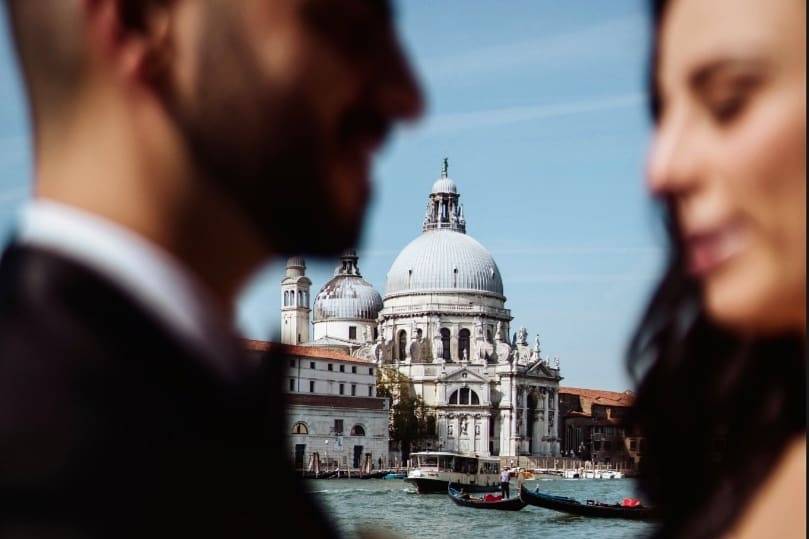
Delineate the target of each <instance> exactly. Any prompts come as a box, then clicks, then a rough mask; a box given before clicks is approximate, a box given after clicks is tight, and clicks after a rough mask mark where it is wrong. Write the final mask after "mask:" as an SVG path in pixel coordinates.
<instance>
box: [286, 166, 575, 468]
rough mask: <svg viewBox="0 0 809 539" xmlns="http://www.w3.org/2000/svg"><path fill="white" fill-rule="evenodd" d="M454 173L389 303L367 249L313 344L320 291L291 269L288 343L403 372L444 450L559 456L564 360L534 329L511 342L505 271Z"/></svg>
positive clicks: (392, 284)
mask: <svg viewBox="0 0 809 539" xmlns="http://www.w3.org/2000/svg"><path fill="white" fill-rule="evenodd" d="M447 169H448V166H447V160H446V159H445V160H444V166H443V169H442V172H441V176H440V177H439V178H438V180H436V181H435V183H434V184H433V187H432V190H431V192H430V195H429V197H428V199H427V208H426V211H425V215H424V220H423V223H422V233H421V234H420V235H419V236H418V237H416V238H415V239H414V240H413V241H411V242H410V243H409V244H408V245H407V246H406V247H405V248H404V249H402V251H401V252H400V253H399V256H397V257H396V259H395V260H394V261H393V264H392V265H391V267H390V271H389V272H388V275H387V282H386V285H385V294H384V297H383V296H380V294H379V293H378V292H377V291H376V290H375V289H374V287H373V285H371V284H370V283H369V282H368V281H366V280H365V279H363V278H362V275H361V273H360V269H359V263H358V262H359V261H358V257H357V253H356V251H354V250H349V251H347V252H346V253H344V255H343V256H342V257H341V259H340V263H339V265H338V266H337V268H336V269H335V272H334V276H333V277H332V278H331V279H330V280H329V281H328V282H327V283H326V284H325V285H323V287H322V289H321V290H320V292H319V293H318V294H317V296H316V297H315V300H314V305H313V307H312V310H313V311H314V316H313V320H312V329H313V332H312V333H313V334H312V335H311V336H310V332H309V325H310V321H309V317H310V314H311V312H310V309H309V287H310V286H311V281H310V280H309V279H308V277H306V275H305V270H306V265H305V262H304V260H303V259H302V258H301V257H292V258H290V259H289V261H288V263H287V269H286V275H285V277H284V279H283V280H282V282H281V285H282V286H281V288H282V292H281V293H282V297H283V302H282V321H281V325H282V328H281V337H282V341H283V342H285V343H288V344H300V345H303V346H316V347H324V348H333V349H336V350H340V351H345V352H348V353H350V354H352V355H353V356H356V357H359V358H363V359H366V360H367V361H369V362H374V363H376V364H377V365H379V366H380V367H383V368H384V367H388V368H390V369H395V370H398V372H399V373H400V374H402V375H405V376H406V377H407V378H408V379H409V380H410V382H411V389H412V390H413V391H414V392H415V394H416V395H419V396H421V398H422V399H423V400H424V403H425V405H426V406H427V408H428V410H429V412H430V413H432V414H434V416H435V418H436V428H437V447H436V448H440V449H443V450H448V451H459V452H462V453H476V454H478V455H506V456H517V455H533V456H546V455H558V454H559V437H558V434H557V430H558V429H557V423H558V421H557V419H558V418H557V414H558V408H559V406H558V389H559V381H560V380H561V379H562V378H561V376H560V375H559V364H558V361H557V362H555V363H554V364H551V363H549V362H548V361H547V360H546V359H545V358H544V357H543V356H542V354H541V350H540V343H539V337H538V336H537V337H536V339H535V342H534V343H533V345H531V344H529V343H528V332H527V330H526V329H525V328H519V329H518V330H517V331H516V332H514V333H513V334H512V333H510V332H511V322H512V320H513V317H512V316H511V311H510V310H509V309H507V308H506V297H505V295H504V291H503V279H502V277H501V275H500V270H499V269H498V267H497V263H496V262H495V261H494V258H493V257H492V255H491V253H489V251H488V250H487V249H486V248H485V247H484V246H483V245H481V244H480V243H479V242H478V241H477V240H475V239H474V238H472V237H471V236H470V235H468V234H467V233H466V218H465V216H464V211H463V206H462V205H461V204H460V193H459V191H458V187H457V185H456V184H455V182H454V181H453V180H451V179H450V178H449V176H448V174H447V172H448V171H447ZM509 335H512V337H511V339H509ZM383 372H384V369H383Z"/></svg>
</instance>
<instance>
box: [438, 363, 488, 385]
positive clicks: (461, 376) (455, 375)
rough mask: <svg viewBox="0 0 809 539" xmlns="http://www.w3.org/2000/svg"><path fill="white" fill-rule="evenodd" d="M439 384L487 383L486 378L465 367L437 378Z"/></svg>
mask: <svg viewBox="0 0 809 539" xmlns="http://www.w3.org/2000/svg"><path fill="white" fill-rule="evenodd" d="M438 381H439V382H445V383H449V382H475V383H485V382H488V380H486V378H484V377H483V376H481V375H479V374H478V373H476V372H475V371H473V370H471V369H468V368H466V367H464V368H462V369H458V370H457V371H454V372H451V373H448V374H445V375H443V376H440V377H439V378H438Z"/></svg>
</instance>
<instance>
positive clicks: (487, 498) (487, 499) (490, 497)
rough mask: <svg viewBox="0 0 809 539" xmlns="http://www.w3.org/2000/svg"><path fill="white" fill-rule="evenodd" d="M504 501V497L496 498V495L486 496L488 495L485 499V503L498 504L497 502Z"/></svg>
mask: <svg viewBox="0 0 809 539" xmlns="http://www.w3.org/2000/svg"><path fill="white" fill-rule="evenodd" d="M502 499H503V497H502V496H494V495H492V494H486V495H485V496H484V497H483V501H484V502H497V501H500V500H502Z"/></svg>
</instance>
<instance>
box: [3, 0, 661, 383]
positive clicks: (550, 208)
mask: <svg viewBox="0 0 809 539" xmlns="http://www.w3.org/2000/svg"><path fill="white" fill-rule="evenodd" d="M397 24H398V26H399V29H400V32H401V36H402V40H403V42H404V44H405V47H406V49H407V50H408V52H409V53H410V55H411V58H412V60H413V64H414V67H415V69H416V71H417V73H418V75H419V76H420V78H421V81H422V84H423V86H424V89H425V93H426V95H427V100H428V111H427V114H426V116H425V118H424V119H423V120H422V121H421V122H420V123H419V124H418V125H416V126H413V127H408V128H403V129H401V130H399V131H397V132H396V133H395V135H394V136H393V137H392V139H391V141H390V143H389V144H388V145H387V147H386V148H385V149H384V150H383V151H382V153H381V154H380V155H379V157H378V158H377V160H376V162H375V165H374V176H375V198H374V201H373V204H372V206H371V208H370V209H369V213H368V219H367V227H366V230H365V234H364V237H363V241H362V244H361V246H360V247H361V248H360V256H361V258H360V268H361V270H362V272H363V274H364V276H365V277H366V279H368V280H369V281H370V282H372V283H373V284H374V285H375V286H376V287H377V289H378V290H379V291H380V292H383V291H384V284H385V275H386V273H387V271H388V268H389V267H390V265H391V263H392V262H393V260H394V258H395V257H396V254H397V253H398V252H399V251H400V250H401V249H402V248H403V247H404V246H405V245H407V243H409V242H410V241H411V240H412V239H413V238H414V237H415V236H416V235H417V234H419V233H420V231H421V228H420V227H421V220H422V217H423V210H424V204H425V200H426V196H427V194H428V193H429V190H430V187H431V185H432V183H433V181H434V180H435V179H436V177H437V176H438V174H439V172H440V166H441V159H442V158H443V157H444V156H447V157H449V160H450V176H451V177H452V178H453V179H454V180H455V181H456V183H457V184H458V186H459V189H460V192H461V201H462V202H463V204H464V208H465V212H466V219H467V231H468V233H469V234H471V235H472V236H474V237H475V238H476V239H477V240H479V241H480V242H481V243H482V244H483V245H485V246H486V247H487V248H488V249H489V250H490V251H491V252H492V254H493V255H494V257H495V260H496V261H497V264H498V266H499V268H500V271H501V273H502V275H503V280H504V286H505V293H506V296H507V297H508V302H507V306H508V307H509V308H510V309H511V310H512V314H513V315H514V321H513V323H512V328H513V329H515V330H516V329H517V328H519V327H520V326H525V327H526V328H527V329H528V332H529V335H531V340H533V336H534V335H535V334H536V333H539V335H540V339H541V341H542V348H543V350H544V352H545V353H546V354H547V355H548V356H551V357H553V356H558V357H559V360H560V362H561V367H562V375H563V376H564V377H565V380H564V381H563V384H566V385H575V386H583V387H593V388H601V389H612V390H623V389H626V388H630V387H631V385H630V382H629V380H628V379H627V377H626V375H625V369H624V365H623V362H624V351H625V347H626V342H627V339H628V337H629V335H630V332H631V330H632V328H633V326H634V324H635V323H636V322H637V319H638V316H639V314H640V311H641V309H642V308H643V306H644V303H645V302H646V300H647V297H648V294H649V292H650V291H651V289H652V287H653V285H654V283H655V279H656V278H657V275H658V274H659V272H660V269H661V264H662V260H663V256H664V252H663V245H664V239H663V235H662V233H661V231H660V227H659V226H658V220H657V214H656V211H655V208H654V205H653V204H652V203H651V202H650V201H649V200H648V198H647V196H646V193H645V191H644V188H643V162H644V154H645V149H646V144H647V139H648V136H649V122H648V118H647V115H646V110H645V102H644V100H645V88H644V79H645V71H644V70H645V67H646V65H645V64H646V51H647V46H648V43H647V41H648V38H647V33H648V30H647V18H646V9H645V2H642V1H638V0H611V1H609V2H604V1H601V0H579V1H577V2H559V1H557V0H552V1H544V0H542V1H540V0H509V1H508V2H491V1H484V0H433V1H429V2H427V1H408V2H402V1H400V2H399V3H398V21H397ZM27 133H28V126H27V122H26V112H25V107H24V102H23V100H22V97H21V93H20V88H19V80H18V76H17V74H16V71H15V67H14V64H13V61H12V56H11V53H10V46H9V43H8V36H7V30H6V28H5V27H3V28H2V36H0V235H2V236H4V237H7V236H8V235H9V233H10V230H11V225H12V223H13V222H14V218H15V215H16V214H17V212H18V211H19V208H20V207H21V205H22V203H23V201H24V199H25V197H26V196H27V193H28V192H29V189H30V188H29V185H30V178H31V166H30V149H29V145H28V142H27ZM309 266H310V270H309V274H310V276H311V278H312V280H313V282H314V287H315V288H317V289H319V287H320V286H321V285H322V284H323V283H324V282H325V281H326V279H327V278H328V276H329V275H330V274H331V272H332V269H333V266H334V264H333V263H332V262H329V261H319V262H318V261H309ZM282 268H283V261H277V262H276V263H273V264H270V265H269V266H268V267H267V268H266V269H265V270H263V271H262V272H261V273H260V274H259V275H257V276H256V278H255V279H254V280H253V282H252V283H251V284H250V285H249V287H248V288H247V290H246V291H245V294H244V296H243V297H242V299H241V301H240V304H239V325H240V327H241V328H242V330H243V331H244V332H245V333H246V334H247V335H248V336H250V337H253V338H270V337H272V336H273V335H274V334H275V333H277V331H278V324H279V303H280V301H279V281H280V278H281V274H282V271H283V270H282ZM313 295H314V294H313Z"/></svg>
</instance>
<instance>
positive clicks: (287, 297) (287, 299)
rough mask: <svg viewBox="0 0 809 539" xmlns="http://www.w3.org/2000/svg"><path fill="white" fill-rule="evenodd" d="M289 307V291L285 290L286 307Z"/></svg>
mask: <svg viewBox="0 0 809 539" xmlns="http://www.w3.org/2000/svg"><path fill="white" fill-rule="evenodd" d="M287 305H289V290H284V307H286V306H287Z"/></svg>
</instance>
